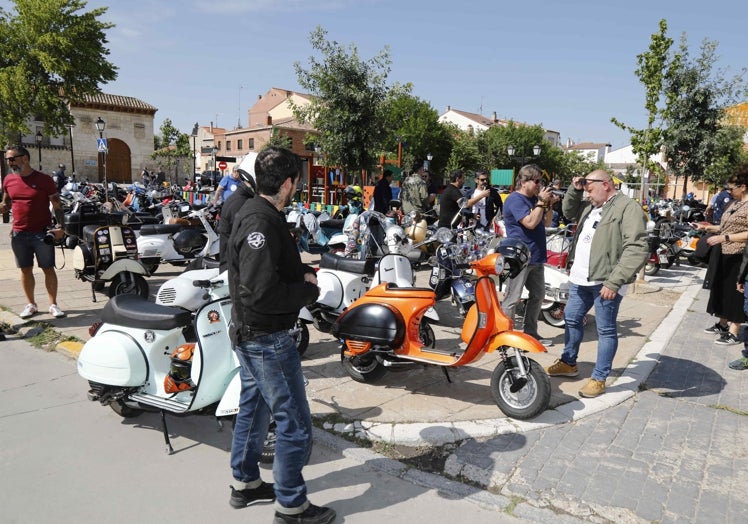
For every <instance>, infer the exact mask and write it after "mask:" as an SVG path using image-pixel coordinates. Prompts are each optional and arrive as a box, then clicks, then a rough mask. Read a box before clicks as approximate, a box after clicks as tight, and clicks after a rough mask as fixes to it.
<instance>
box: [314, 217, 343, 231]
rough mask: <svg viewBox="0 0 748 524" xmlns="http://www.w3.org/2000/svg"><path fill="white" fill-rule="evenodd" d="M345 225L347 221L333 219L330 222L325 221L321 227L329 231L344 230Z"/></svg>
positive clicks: (321, 223) (320, 224)
mask: <svg viewBox="0 0 748 524" xmlns="http://www.w3.org/2000/svg"><path fill="white" fill-rule="evenodd" d="M344 224H345V220H344V219H342V218H331V219H329V220H323V221H322V222H320V223H319V227H324V228H328V229H340V230H341V231H342V230H343V225H344Z"/></svg>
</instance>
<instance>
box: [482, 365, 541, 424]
mask: <svg viewBox="0 0 748 524" xmlns="http://www.w3.org/2000/svg"><path fill="white" fill-rule="evenodd" d="M522 363H523V365H524V367H525V369H526V370H527V377H526V378H525V377H522V376H520V374H519V368H518V367H517V357H510V358H508V359H507V360H506V361H504V362H501V363H499V365H498V366H496V369H495V370H494V372H493V374H492V375H491V395H492V396H493V399H494V401H495V402H496V404H497V405H498V406H499V409H500V410H501V411H502V412H503V413H504V414H505V415H506V416H508V417H512V418H516V419H519V420H526V419H529V418H533V417H535V416H537V415H539V414H540V413H542V412H543V411H545V410H546V409H547V408H548V404H549V403H550V400H551V380H550V378H548V374H547V373H546V372H545V370H544V369H543V368H542V367H541V366H540V364H538V363H537V362H535V361H534V360H532V359H530V358H527V357H524V356H523V357H522Z"/></svg>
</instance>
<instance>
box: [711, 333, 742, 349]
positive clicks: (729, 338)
mask: <svg viewBox="0 0 748 524" xmlns="http://www.w3.org/2000/svg"><path fill="white" fill-rule="evenodd" d="M741 342H742V341H741V340H740V339H738V337H736V336H735V335H733V334H732V333H729V332H728V333H723V334H722V335H721V336H720V337H719V338H718V339H717V340H715V341H714V343H715V344H719V345H721V346H734V345H735V344H740V343H741Z"/></svg>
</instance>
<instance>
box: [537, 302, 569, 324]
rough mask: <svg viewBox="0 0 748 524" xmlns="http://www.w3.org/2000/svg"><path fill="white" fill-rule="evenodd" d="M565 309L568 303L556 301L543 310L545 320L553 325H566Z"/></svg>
mask: <svg viewBox="0 0 748 524" xmlns="http://www.w3.org/2000/svg"><path fill="white" fill-rule="evenodd" d="M564 309H566V304H562V303H561V302H554V303H553V305H552V306H551V307H549V308H548V309H543V310H541V314H542V315H543V320H545V321H546V322H547V323H548V324H550V325H551V326H553V327H558V328H562V327H564V326H565V325H566V320H564Z"/></svg>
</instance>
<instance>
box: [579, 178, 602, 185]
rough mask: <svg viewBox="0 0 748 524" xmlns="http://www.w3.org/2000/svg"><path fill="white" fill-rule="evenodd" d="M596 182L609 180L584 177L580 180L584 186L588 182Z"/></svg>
mask: <svg viewBox="0 0 748 524" xmlns="http://www.w3.org/2000/svg"><path fill="white" fill-rule="evenodd" d="M594 182H607V180H600V179H598V178H583V179H582V180H580V181H579V183H580V184H582V185H583V186H586V185H587V184H592V183H594Z"/></svg>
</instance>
